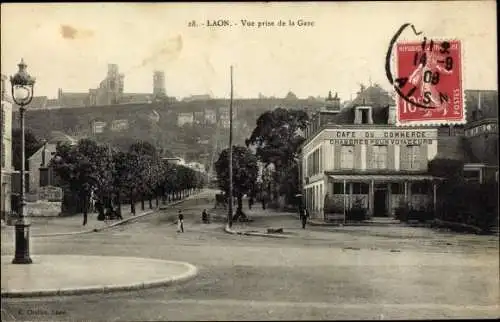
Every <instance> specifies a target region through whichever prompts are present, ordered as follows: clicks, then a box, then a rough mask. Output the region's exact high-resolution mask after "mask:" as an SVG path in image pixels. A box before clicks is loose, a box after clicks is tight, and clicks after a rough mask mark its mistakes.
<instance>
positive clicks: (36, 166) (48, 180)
mask: <svg viewBox="0 0 500 322" xmlns="http://www.w3.org/2000/svg"><path fill="white" fill-rule="evenodd" d="M58 143H69V144H70V145H75V144H77V143H78V140H77V139H76V138H73V137H71V136H69V135H67V134H65V133H63V132H60V131H53V132H52V135H51V138H50V140H48V141H47V142H46V143H45V144H44V145H43V146H42V147H41V148H40V149H38V151H36V152H35V153H33V155H31V156H30V157H29V158H28V167H29V168H28V170H29V184H28V188H29V189H28V192H29V193H31V194H37V193H38V192H39V189H40V187H44V186H51V185H54V184H55V182H56V179H55V174H54V173H53V172H52V169H51V168H50V167H49V164H50V161H51V160H52V158H53V157H54V155H55V153H56V148H57V144H58Z"/></svg>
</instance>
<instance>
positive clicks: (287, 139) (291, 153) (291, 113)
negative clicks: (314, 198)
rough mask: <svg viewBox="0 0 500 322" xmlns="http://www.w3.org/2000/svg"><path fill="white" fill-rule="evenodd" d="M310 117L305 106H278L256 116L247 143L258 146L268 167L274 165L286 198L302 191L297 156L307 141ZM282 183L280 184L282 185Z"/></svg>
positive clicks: (258, 151)
mask: <svg viewBox="0 0 500 322" xmlns="http://www.w3.org/2000/svg"><path fill="white" fill-rule="evenodd" d="M308 120H309V117H308V115H307V113H306V112H304V111H302V110H287V109H283V108H277V109H274V110H272V111H267V112H265V113H263V114H262V115H260V116H259V118H258V119H257V126H256V127H255V129H254V130H253V132H252V134H251V136H250V138H248V139H247V140H246V141H245V143H246V145H247V147H248V146H253V147H255V148H256V155H257V157H258V158H259V160H260V161H261V162H263V163H264V166H265V167H266V168H268V167H269V165H270V164H274V166H275V169H276V171H275V175H274V178H273V180H274V183H275V185H276V186H277V189H278V191H276V192H275V193H274V197H275V198H276V197H277V195H278V193H279V192H281V193H284V194H285V196H286V198H287V201H288V202H290V201H291V200H294V195H295V194H297V193H298V192H299V191H298V189H299V182H298V180H299V179H298V157H299V152H300V151H299V149H300V146H301V144H302V143H303V142H304V137H303V136H302V134H301V133H302V131H304V130H305V128H306V126H307V122H308ZM280 186H281V187H280Z"/></svg>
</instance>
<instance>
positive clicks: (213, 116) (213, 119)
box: [205, 109, 217, 124]
mask: <svg viewBox="0 0 500 322" xmlns="http://www.w3.org/2000/svg"><path fill="white" fill-rule="evenodd" d="M205 122H207V123H209V124H215V123H217V113H216V112H215V110H213V109H206V110H205Z"/></svg>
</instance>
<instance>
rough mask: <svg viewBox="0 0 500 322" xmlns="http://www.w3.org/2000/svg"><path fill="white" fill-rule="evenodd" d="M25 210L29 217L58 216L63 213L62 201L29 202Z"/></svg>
mask: <svg viewBox="0 0 500 322" xmlns="http://www.w3.org/2000/svg"><path fill="white" fill-rule="evenodd" d="M25 211H26V215H27V216H28V217H57V216H59V215H60V213H61V202H60V201H59V202H57V201H42V200H39V201H36V202H27V203H26V208H25Z"/></svg>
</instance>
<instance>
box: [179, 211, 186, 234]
mask: <svg viewBox="0 0 500 322" xmlns="http://www.w3.org/2000/svg"><path fill="white" fill-rule="evenodd" d="M177 232H178V233H183V232H184V215H183V214H182V211H181V210H179V215H178V219H177Z"/></svg>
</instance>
